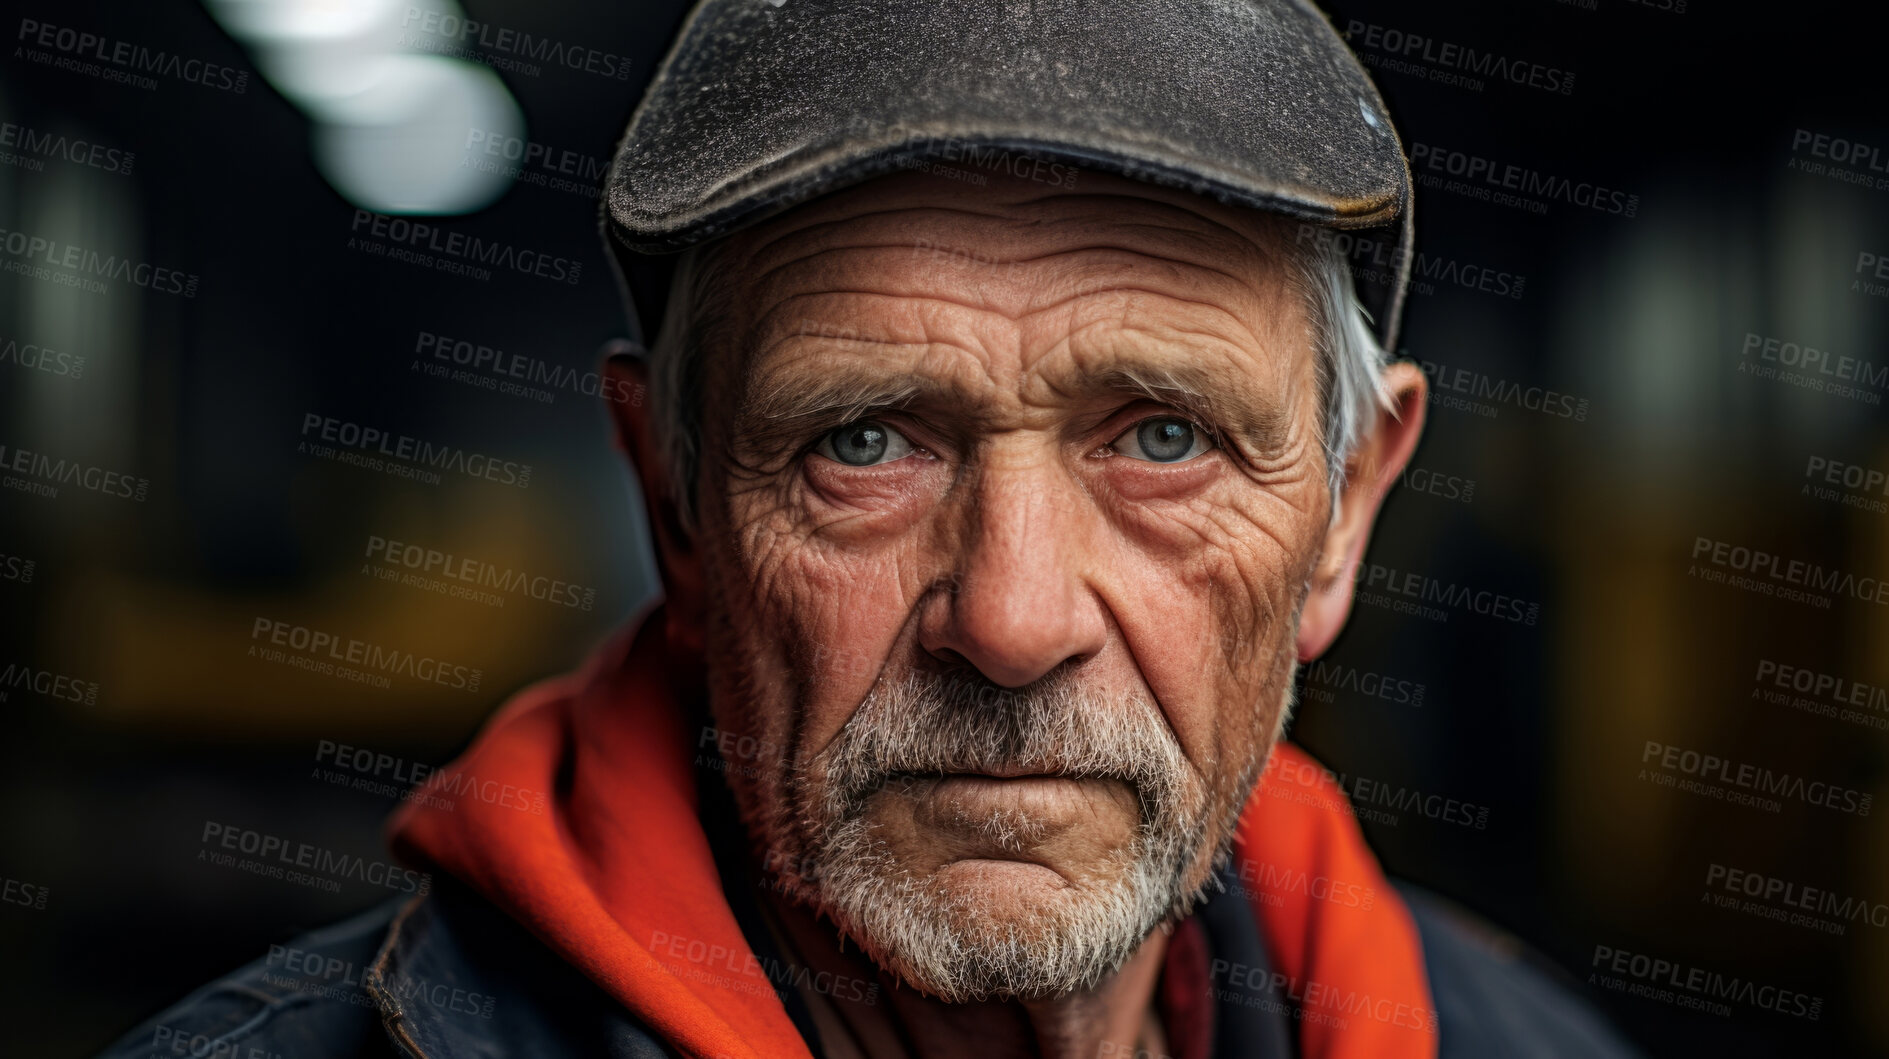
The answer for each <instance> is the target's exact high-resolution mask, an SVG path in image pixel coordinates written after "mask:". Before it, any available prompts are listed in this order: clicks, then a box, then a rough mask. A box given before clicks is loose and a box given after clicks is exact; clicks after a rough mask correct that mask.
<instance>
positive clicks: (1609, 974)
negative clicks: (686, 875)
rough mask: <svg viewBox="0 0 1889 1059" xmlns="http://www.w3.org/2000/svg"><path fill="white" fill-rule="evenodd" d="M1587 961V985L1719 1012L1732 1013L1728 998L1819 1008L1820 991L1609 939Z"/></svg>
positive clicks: (1811, 1014)
mask: <svg viewBox="0 0 1889 1059" xmlns="http://www.w3.org/2000/svg"><path fill="white" fill-rule="evenodd" d="M1588 967H1589V973H1588V976H1587V984H1588V985H1591V986H1596V987H1598V988H1601V989H1606V990H1609V991H1611V992H1615V993H1625V994H1626V995H1628V996H1632V997H1639V998H1641V999H1643V1000H1652V1001H1656V1002H1658V1003H1661V1004H1670V1005H1672V1006H1673V1007H1677V1008H1684V1009H1686V1010H1689V1011H1702V1012H1705V1013H1706V1014H1709V1015H1717V1016H1718V1017H1720V1018H1730V1017H1731V1014H1732V1009H1731V1005H1732V1004H1743V1005H1745V1006H1747V1007H1752V1008H1757V1009H1759V1010H1763V1011H1775V1012H1777V1013H1778V1014H1780V1015H1791V1016H1795V1017H1797V1018H1803V1019H1809V1020H1811V1021H1812V1022H1815V1021H1817V1019H1818V1018H1819V1017H1820V1016H1821V1015H1822V1014H1823V998H1822V997H1818V996H1811V995H1810V994H1809V993H1800V992H1797V991H1795V990H1791V989H1781V988H1779V987H1777V986H1774V985H1760V984H1759V983H1757V982H1755V981H1751V980H1749V979H1745V978H1740V977H1738V976H1736V975H1726V974H1721V973H1719V972H1718V971H1708V970H1706V969H1705V968H1703V967H1689V966H1686V965H1685V964H1681V963H1677V962H1675V961H1672V960H1666V959H1661V958H1659V957H1655V956H1649V955H1646V954H1645V953H1637V952H1631V951H1629V950H1626V949H1621V948H1616V947H1614V946H1612V945H1596V946H1594V957H1593V960H1592V961H1591V962H1590V963H1589V964H1588ZM1728 1001H1729V1003H1727V1002H1728Z"/></svg>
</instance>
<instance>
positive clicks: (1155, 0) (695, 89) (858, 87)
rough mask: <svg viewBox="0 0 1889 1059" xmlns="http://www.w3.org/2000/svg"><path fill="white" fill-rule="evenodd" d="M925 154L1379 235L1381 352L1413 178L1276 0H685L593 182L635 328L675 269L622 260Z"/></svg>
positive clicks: (1318, 47) (1339, 58)
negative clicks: (670, 43) (1088, 173)
mask: <svg viewBox="0 0 1889 1059" xmlns="http://www.w3.org/2000/svg"><path fill="white" fill-rule="evenodd" d="M940 155H942V156H945V157H950V158H954V159H957V160H959V161H960V162H961V161H963V160H964V159H965V158H967V157H968V158H969V159H971V161H972V164H973V165H978V164H982V165H992V166H1000V167H1003V168H1005V169H1008V170H1010V171H1012V172H1018V173H1024V172H1028V171H1034V172H1036V173H1038V174H1041V173H1043V172H1045V171H1046V170H1044V169H1042V168H1041V167H1040V166H1039V165H1038V163H1042V162H1049V163H1052V164H1057V165H1075V166H1078V167H1082V168H1085V169H1093V170H1098V171H1103V172H1110V173H1116V174H1120V175H1123V176H1127V177H1132V178H1135V179H1139V180H1145V181H1149V182H1151V183H1155V184H1161V185H1166V186H1170V187H1177V188H1183V189H1186V190H1188V191H1193V192H1197V193H1200V194H1203V195H1209V196H1212V197H1213V198H1215V199H1218V200H1220V201H1222V202H1226V203H1230V204H1233V205H1239V206H1247V207H1251V208H1254V209H1264V210H1271V211H1275V212H1278V213H1283V214H1286V215H1288V216H1291V217H1296V218H1299V219H1301V220H1303V221H1306V222H1309V223H1312V224H1316V225H1320V226H1324V227H1330V228H1341V229H1382V230H1384V234H1383V235H1382V236H1380V237H1379V238H1378V239H1377V240H1374V242H1375V243H1377V244H1378V245H1381V246H1387V247H1388V248H1389V249H1390V251H1391V257H1390V258H1389V259H1388V261H1389V262H1390V267H1389V271H1390V272H1391V275H1392V278H1391V281H1390V282H1389V283H1388V284H1386V283H1382V282H1379V283H1375V284H1374V283H1360V284H1359V285H1358V287H1359V296H1360V298H1361V299H1362V300H1363V301H1364V303H1365V306H1366V308H1367V309H1369V310H1370V311H1371V312H1372V314H1373V316H1374V318H1375V320H1376V325H1377V327H1376V329H1377V334H1378V337H1379V340H1380V341H1381V342H1383V344H1384V345H1385V347H1386V348H1393V346H1394V342H1395V339H1396V332H1397V318H1398V315H1399V310H1400V309H1401V306H1402V302H1403V294H1404V288H1405V284H1406V280H1407V279H1408V274H1409V260H1410V253H1409V243H1410V171H1409V167H1408V165H1407V164H1406V163H1405V160H1404V155H1403V151H1402V149H1401V148H1400V146H1399V144H1398V141H1397V135H1396V133H1395V131H1394V130H1393V129H1392V127H1391V122H1390V117H1389V115H1388V114H1387V113H1386V112H1385V109H1384V101H1383V100H1382V99H1381V98H1380V97H1379V96H1378V94H1377V90H1376V88H1375V87H1374V86H1373V85H1372V84H1371V81H1370V79H1369V78H1368V77H1367V76H1366V75H1365V72H1364V68H1363V67H1362V66H1361V65H1359V63H1358V60H1357V58H1356V57H1355V56H1353V55H1352V54H1351V52H1350V50H1349V49H1348V48H1346V47H1345V44H1344V41H1343V40H1342V39H1340V37H1339V36H1338V33H1337V31H1335V30H1334V29H1333V28H1332V26H1331V23H1330V22H1329V21H1327V20H1326V18H1325V16H1324V15H1323V14H1321V13H1320V12H1319V11H1318V10H1317V9H1316V8H1314V7H1312V6H1311V5H1310V4H1309V3H1303V2H1295V0H702V2H701V3H700V4H698V5H697V6H696V8H695V10H694V11H693V12H692V13H691V14H690V15H689V17H688V19H687V21H685V22H684V24H683V26H682V31H681V33H680V35H679V36H678V38H677V40H676V43H675V45H674V47H673V48H671V49H670V51H669V54H668V56H667V57H666V58H665V59H664V60H663V62H662V65H661V66H660V67H659V68H658V69H657V71H656V74H655V77H654V79H653V80H652V81H651V82H650V85H649V89H648V91H647V93H646V94H645V95H644V97H643V101H642V103H641V104H640V105H639V106H638V107H637V109H636V114H635V116H634V117H633V118H631V120H630V127H629V129H628V131H627V132H626V133H625V134H624V137H623V141H622V143H621V145H620V146H619V147H618V149H617V153H616V157H615V160H614V161H613V162H612V164H611V167H610V173H609V176H608V182H607V186H606V194H605V199H604V208H605V216H604V225H605V228H606V230H607V232H608V233H609V235H610V236H611V238H612V239H613V240H614V241H615V242H616V243H617V244H618V246H619V248H620V249H621V250H627V251H633V252H634V253H619V255H618V256H619V261H620V263H621V264H622V265H623V267H624V270H625V272H626V275H627V278H628V279H629V282H630V286H631V290H632V294H633V296H634V298H635V301H636V305H637V309H638V313H639V315H640V317H641V323H642V326H643V328H644V333H645V334H646V335H652V336H653V333H654V330H655V329H656V327H657V326H658V323H657V317H658V315H659V314H660V312H661V310H662V306H663V303H664V301H665V300H666V291H667V285H668V278H667V277H668V273H669V271H670V268H669V265H668V260H669V259H665V258H648V257H642V256H641V255H663V254H668V253H672V252H674V251H678V250H682V249H685V248H687V247H690V246H693V245H695V244H697V243H701V242H705V241H707V240H710V239H715V238H718V237H720V236H724V235H727V234H729V233H730V232H734V231H737V230H739V229H741V228H745V227H747V226H749V225H752V224H755V223H757V222H759V221H761V220H763V219H765V218H767V217H769V216H771V215H773V214H775V213H778V212H780V211H782V210H784V209H787V208H789V207H791V206H794V205H798V204H799V203H802V202H806V201H808V200H810V199H813V198H816V197H818V196H820V195H823V194H826V193H827V192H831V191H836V190H839V189H840V188H844V187H847V186H850V185H853V184H857V183H860V182H861V181H864V180H867V179H869V178H871V177H874V176H878V175H881V174H884V173H889V172H893V171H895V170H898V169H900V168H903V167H906V166H910V165H911V164H913V159H914V158H919V157H937V156H940ZM1019 158H1022V159H1028V160H1029V166H1028V167H1024V168H1019V164H1018V162H1017V161H1016V160H1017V159H1019ZM1039 178H1040V176H1039ZM1380 260H1384V259H1382V258H1380Z"/></svg>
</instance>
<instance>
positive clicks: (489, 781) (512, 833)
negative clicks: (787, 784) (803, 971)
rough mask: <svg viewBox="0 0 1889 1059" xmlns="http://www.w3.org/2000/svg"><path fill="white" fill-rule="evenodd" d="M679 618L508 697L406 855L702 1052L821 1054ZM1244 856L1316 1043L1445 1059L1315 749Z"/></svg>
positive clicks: (401, 841)
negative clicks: (764, 894) (711, 738)
mask: <svg viewBox="0 0 1889 1059" xmlns="http://www.w3.org/2000/svg"><path fill="white" fill-rule="evenodd" d="M664 628H665V623H664V621H663V616H662V612H661V611H660V610H657V611H656V612H654V613H652V614H650V615H648V616H647V617H646V618H645V620H644V621H643V622H642V623H641V624H640V627H632V628H631V629H629V630H626V631H625V632H624V633H622V634H619V635H618V636H617V637H616V638H615V639H614V640H613V641H612V642H611V643H610V644H609V645H608V646H607V647H606V648H605V649H604V650H602V651H600V652H598V654H597V655H596V656H594V657H593V658H592V659H591V661H590V663H589V665H588V666H587V667H586V669H585V670H584V671H583V672H581V673H578V674H575V675H572V676H567V677H563V678H560V679H557V680H552V681H549V682H546V683H543V684H539V685H537V686H535V687H532V688H529V689H527V690H525V691H523V692H521V693H520V694H519V695H518V696H517V697H515V698H514V699H513V700H512V701H511V702H509V703H507V704H506V705H505V706H504V707H503V708H502V709H501V710H499V712H498V713H497V714H496V715H495V716H494V717H493V718H492V719H491V720H490V721H489V722H488V723H487V724H486V727H485V729H484V731H483V732H481V733H480V735H479V737H478V738H477V739H476V740H475V741H474V742H473V744H472V746H471V747H470V748H469V749H468V750H467V751H466V752H465V754H464V755H462V756H461V757H460V758H459V759H458V760H457V761H455V762H454V763H453V764H452V765H451V766H448V767H447V768H445V769H442V770H441V771H440V772H439V773H437V774H436V775H435V777H434V781H435V782H436V783H437V782H442V781H447V782H450V783H451V785H452V789H454V790H456V791H458V792H459V794H460V796H459V797H458V798H457V799H456V801H455V802H454V803H442V802H440V801H436V800H434V799H416V800H414V801H411V802H409V803H407V805H406V806H405V807H403V808H402V810H401V811H400V812H399V813H398V814H396V815H395V817H394V818H393V820H392V821H391V822H390V825H389V827H390V830H391V832H392V837H393V843H394V847H395V850H396V852H398V853H399V854H400V855H401V856H402V857H404V858H405V859H408V860H410V861H412V862H415V863H417V864H420V865H423V866H426V867H428V868H431V869H434V870H438V871H444V872H446V873H448V874H450V875H452V876H454V877H456V878H458V879H460V880H461V881H463V882H465V883H467V884H468V885H470V886H471V887H472V888H473V889H474V890H476V891H478V892H479V893H481V894H483V895H484V896H485V898H486V899H487V900H489V901H491V902H493V903H494V904H496V905H497V906H499V907H500V908H502V909H504V910H505V911H506V912H508V913H509V914H510V915H511V916H512V917H513V918H515V919H517V920H518V921H519V922H520V923H522V924H524V925H525V926H526V927H528V928H529V929H530V930H531V931H532V933H534V934H535V935H537V937H538V938H539V939H540V940H542V941H543V942H544V943H545V944H546V945H548V946H549V947H550V948H551V949H552V950H553V951H554V952H556V953H557V954H558V955H559V956H560V957H562V958H563V959H564V960H566V961H567V962H569V963H571V964H572V965H574V966H576V967H577V968H578V969H579V970H581V971H583V972H584V974H586V975H587V976H589V977H590V978H591V979H592V980H593V981H595V982H596V983H597V984H598V985H599V986H600V987H602V989H603V990H604V991H605V992H606V993H608V994H609V995H610V996H612V997H614V998H615V999H616V1000H618V1001H619V1002H621V1003H622V1004H623V1006H624V1007H625V1008H626V1009H628V1010H629V1011H630V1013H631V1014H633V1015H634V1016H635V1017H636V1018H637V1019H639V1020H641V1021H642V1022H643V1023H644V1024H645V1025H646V1026H648V1027H649V1029H650V1030H651V1031H652V1032H654V1033H655V1034H656V1035H658V1036H660V1037H662V1038H663V1039H664V1040H666V1041H667V1042H669V1044H670V1045H671V1046H672V1047H674V1048H675V1049H677V1050H678V1051H680V1052H682V1053H683V1054H685V1055H690V1056H695V1057H698V1059H781V1057H799V1059H807V1057H808V1056H809V1052H808V1049H807V1046H806V1044H805V1043H804V1042H803V1040H802V1039H801V1036H800V1033H799V1031H798V1030H797V1029H796V1028H795V1026H794V1023H793V1022H792V1021H791V1020H790V1019H789V1017H788V1015H787V1012H786V1009H785V1007H784V1006H783V1005H782V1004H781V1002H780V1000H779V999H778V997H777V996H776V994H775V990H774V983H773V982H772V981H770V980H769V978H768V976H767V974H766V972H765V971H764V969H763V968H762V967H761V966H760V965H759V963H758V961H757V960H756V959H755V958H754V956H753V954H752V952H751V950H750V949H749V947H748V943H747V941H746V939H745V938H744V936H743V934H742V932H741V928H740V927H739V926H738V925H737V923H736V921H735V917H734V913H733V911H732V910H731V909H730V907H729V905H728V901H727V899H726V898H725V897H724V895H723V892H722V883H721V878H720V876H719V874H718V873H717V870H716V867H715V862H714V858H713V855H712V854H711V852H710V848H709V842H708V838H707V836H706V835H705V834H704V832H703V830H702V824H701V822H700V820H699V819H698V817H697V814H696V785H695V784H696V779H695V773H694V769H695V767H696V766H695V765H694V763H693V755H694V754H695V753H696V752H697V751H696V749H695V742H696V741H695V740H693V739H691V738H690V733H689V732H688V731H686V724H687V721H686V717H685V714H684V711H683V710H682V709H681V708H680V705H679V703H678V702H677V701H676V695H675V693H674V692H673V691H672V690H671V681H670V676H671V674H670V673H669V672H668V668H667V667H668V658H669V652H668V651H667V650H666V644H665V636H664ZM448 778H450V780H449V779H448ZM1234 856H1235V863H1234V875H1235V877H1236V878H1238V879H1240V880H1241V881H1242V884H1243V885H1244V886H1245V887H1246V889H1247V895H1248V897H1249V900H1250V902H1251V904H1252V907H1253V911H1254V914H1255V917H1256V918H1257V920H1258V922H1259V924H1260V928H1261V930H1262V931H1263V933H1264V934H1265V941H1266V947H1267V951H1268V954H1269V955H1270V956H1271V958H1272V962H1273V971H1274V972H1275V974H1277V975H1281V976H1284V978H1285V979H1286V981H1285V982H1284V983H1280V984H1279V985H1278V989H1277V990H1275V991H1283V992H1284V993H1285V994H1286V995H1288V996H1290V997H1291V998H1292V999H1293V1000H1294V1001H1296V1002H1297V1004H1298V1005H1299V1008H1300V1012H1301V1019H1300V1026H1299V1041H1300V1049H1301V1054H1302V1055H1304V1056H1306V1057H1308V1059H1352V1057H1357V1059H1406V1057H1407V1059H1432V1057H1434V1056H1435V1055H1436V1022H1435V1015H1434V1011H1435V1008H1434V1006H1433V1005H1432V1003H1431V1000H1430V993H1429V984H1428V981H1427V979H1426V978H1425V975H1424V969H1423V956H1422V951H1421V949H1420V948H1419V945H1418V941H1417V930H1416V926H1415V924H1414V923H1413V922H1412V921H1411V918H1410V914H1409V911H1408V910H1407V909H1406V908H1405V907H1404V904H1403V902H1402V900H1401V899H1400V898H1399V897H1398V896H1397V895H1396V893H1395V891H1393V890H1392V889H1391V888H1390V886H1389V885H1388V883H1387V882H1386V881H1385V879H1384V875H1383V873H1382V871H1381V870H1380V869H1379V867H1378V865H1377V861H1376V859H1375V858H1374V857H1373V856H1372V855H1371V851H1370V850H1369V849H1368V848H1367V847H1366V846H1365V843H1364V836H1363V835H1362V834H1361V833H1360V832H1359V830H1358V827H1357V824H1356V821H1355V820H1354V818H1353V817H1352V815H1351V810H1350V807H1349V804H1348V803H1347V802H1346V801H1345V796H1344V794H1343V792H1342V791H1341V790H1340V789H1339V788H1338V786H1337V784H1336V783H1334V782H1333V781H1332V780H1331V778H1330V777H1329V776H1328V775H1327V774H1325V773H1324V771H1323V770H1322V769H1319V768H1318V767H1317V765H1316V764H1315V763H1314V762H1313V761H1312V759H1311V758H1310V757H1309V756H1307V755H1306V754H1305V753H1304V752H1303V751H1301V750H1299V749H1297V748H1296V747H1293V746H1290V745H1285V744H1282V745H1280V746H1279V747H1278V748H1277V749H1275V750H1274V751H1273V760H1272V762H1271V763H1270V764H1269V765H1268V767H1267V770H1266V774H1265V776H1264V777H1262V779H1261V780H1260V783H1259V786H1258V788H1257V789H1256V790H1255V792H1254V795H1253V797H1252V799H1251V801H1250V803H1249V804H1248V807H1247V809H1246V812H1245V815H1244V816H1243V817H1242V818H1241V820H1240V824H1239V835H1238V839H1237V840H1236V843H1235V853H1234ZM1333 881H1338V882H1341V883H1342V884H1346V885H1345V886H1344V889H1343V895H1344V896H1343V897H1342V898H1341V897H1340V892H1339V889H1338V888H1337V887H1334V886H1333V885H1332V883H1333ZM1276 981H1277V980H1276V979H1275V982H1276Z"/></svg>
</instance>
